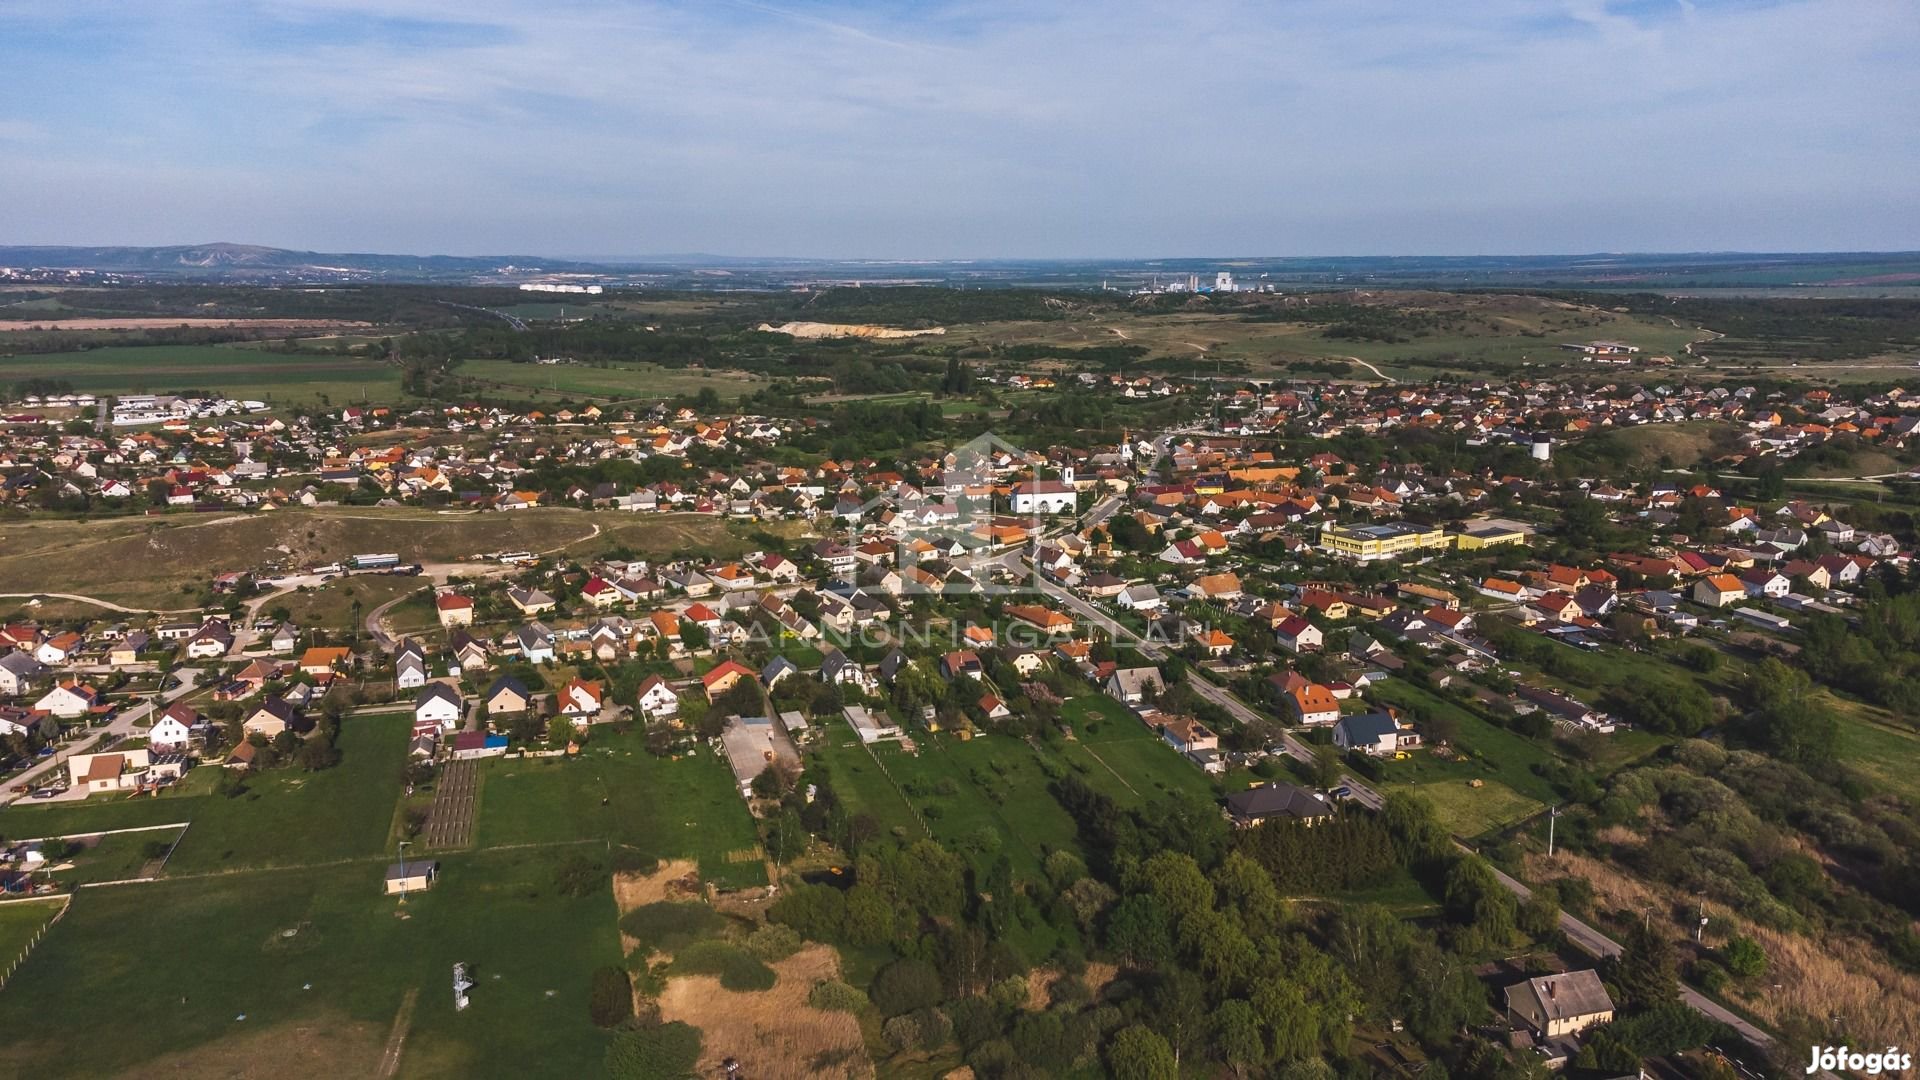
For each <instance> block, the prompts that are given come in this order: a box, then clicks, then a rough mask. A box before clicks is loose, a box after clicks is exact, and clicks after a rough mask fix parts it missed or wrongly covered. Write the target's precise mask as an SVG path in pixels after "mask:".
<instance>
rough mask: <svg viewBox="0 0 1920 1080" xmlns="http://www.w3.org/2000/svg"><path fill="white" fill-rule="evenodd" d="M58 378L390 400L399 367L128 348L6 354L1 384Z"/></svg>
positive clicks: (90, 388)
mask: <svg viewBox="0 0 1920 1080" xmlns="http://www.w3.org/2000/svg"><path fill="white" fill-rule="evenodd" d="M36 378H41V379H52V378H57V379H62V380H64V381H66V382H68V383H71V384H72V385H73V388H74V389H75V390H80V391H86V392H91V393H95V394H147V393H151V394H165V393H172V392H175V391H180V390H210V391H214V392H217V393H221V394H226V395H227V396H229V397H233V398H239V399H243V400H255V401H264V402H267V403H269V404H273V405H294V404H300V405H315V404H325V403H329V402H331V403H339V404H344V403H346V402H349V401H394V400H396V399H398V398H399V397H400V369H399V368H396V367H391V366H388V365H386V364H383V363H380V362H377V361H373V360H367V359H361V358H356V357H347V356H318V355H289V354H285V353H273V352H266V351H264V350H261V349H249V348H245V347H243V346H228V345H129V346H109V347H106V348H99V349H87V350H83V351H76V352H59V353H35V354H26V353H9V352H7V346H6V344H5V343H4V342H3V341H0V384H12V383H17V382H21V381H23V380H26V379H36Z"/></svg>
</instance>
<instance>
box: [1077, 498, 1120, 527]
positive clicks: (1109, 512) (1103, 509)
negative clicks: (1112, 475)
mask: <svg viewBox="0 0 1920 1080" xmlns="http://www.w3.org/2000/svg"><path fill="white" fill-rule="evenodd" d="M1124 502H1126V499H1125V498H1124V497H1122V496H1119V495H1109V496H1107V497H1106V498H1104V499H1101V500H1100V501H1099V502H1096V503H1094V504H1093V505H1092V506H1091V507H1088V508H1087V512H1086V515H1085V516H1084V517H1082V518H1081V519H1080V527H1081V528H1083V529H1091V528H1093V527H1094V526H1096V525H1099V524H1102V523H1103V522H1105V521H1106V520H1107V519H1108V518H1110V517H1112V516H1113V512H1114V511H1115V510H1118V509H1120V506H1121V504H1122V503H1124Z"/></svg>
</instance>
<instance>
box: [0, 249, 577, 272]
mask: <svg viewBox="0 0 1920 1080" xmlns="http://www.w3.org/2000/svg"><path fill="white" fill-rule="evenodd" d="M0 266H10V267H18V268H33V269H41V270H94V271H100V272H104V273H122V274H142V275H178V276H181V277H189V278H248V277H271V278H280V277H289V276H296V277H297V276H303V275H308V274H312V275H318V276H329V275H340V274H342V273H345V274H348V275H353V274H362V275H366V276H370V277H380V278H397V279H418V278H440V277H460V278H472V277H477V276H494V275H499V276H524V275H531V274H538V273H543V272H544V273H555V272H559V273H581V272H585V273H593V272H596V271H600V270H603V269H605V268H604V267H601V266H597V265H594V264H591V263H581V262H569V261H566V260H560V259H545V258H540V257H537V256H532V255H511V256H510V255H479V256H461V255H378V254H371V253H366V252H351V253H347V252H343V253H334V252H318V251H289V250H287V249H285V248H273V247H260V246H258V245H255V244H226V243H218V244H186V245H179V246H174V247H67V246H59V247H0Z"/></svg>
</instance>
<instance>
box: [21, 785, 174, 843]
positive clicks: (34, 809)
mask: <svg viewBox="0 0 1920 1080" xmlns="http://www.w3.org/2000/svg"><path fill="white" fill-rule="evenodd" d="M206 802H207V800H206V796H204V795H177V794H171V793H170V794H164V795H161V796H159V797H158V798H139V799H128V798H126V797H124V796H114V795H95V796H94V797H93V798H91V799H86V800H83V801H81V802H76V803H59V804H55V805H52V806H46V805H40V804H36V803H34V802H33V801H32V800H30V799H22V800H20V801H18V802H15V803H13V804H12V805H10V806H8V807H7V808H6V809H4V810H0V837H7V838H9V839H20V840H25V839H39V838H42V837H48V836H76V835H79V834H81V833H90V832H106V831H108V830H110V829H137V828H141V827H144V826H147V825H173V824H178V823H181V822H187V821H192V820H193V818H194V815H196V814H198V813H199V812H200V808H201V807H202V806H205V805H206Z"/></svg>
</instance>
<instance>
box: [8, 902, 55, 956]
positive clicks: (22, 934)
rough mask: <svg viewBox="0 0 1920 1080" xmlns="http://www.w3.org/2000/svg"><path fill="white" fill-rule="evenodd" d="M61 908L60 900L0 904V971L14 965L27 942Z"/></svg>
mask: <svg viewBox="0 0 1920 1080" xmlns="http://www.w3.org/2000/svg"><path fill="white" fill-rule="evenodd" d="M59 910H60V901H58V900H36V901H33V902H31V903H26V902H22V903H8V904H0V971H5V970H6V969H7V968H9V967H12V966H13V962H14V960H15V959H17V958H18V957H19V956H20V953H21V952H22V951H23V950H24V949H26V947H27V942H29V941H32V940H33V935H35V934H37V933H39V932H40V928H41V927H43V926H45V925H47V923H49V922H51V921H52V920H53V917H54V915H55V914H56V913H58V912H59Z"/></svg>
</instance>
